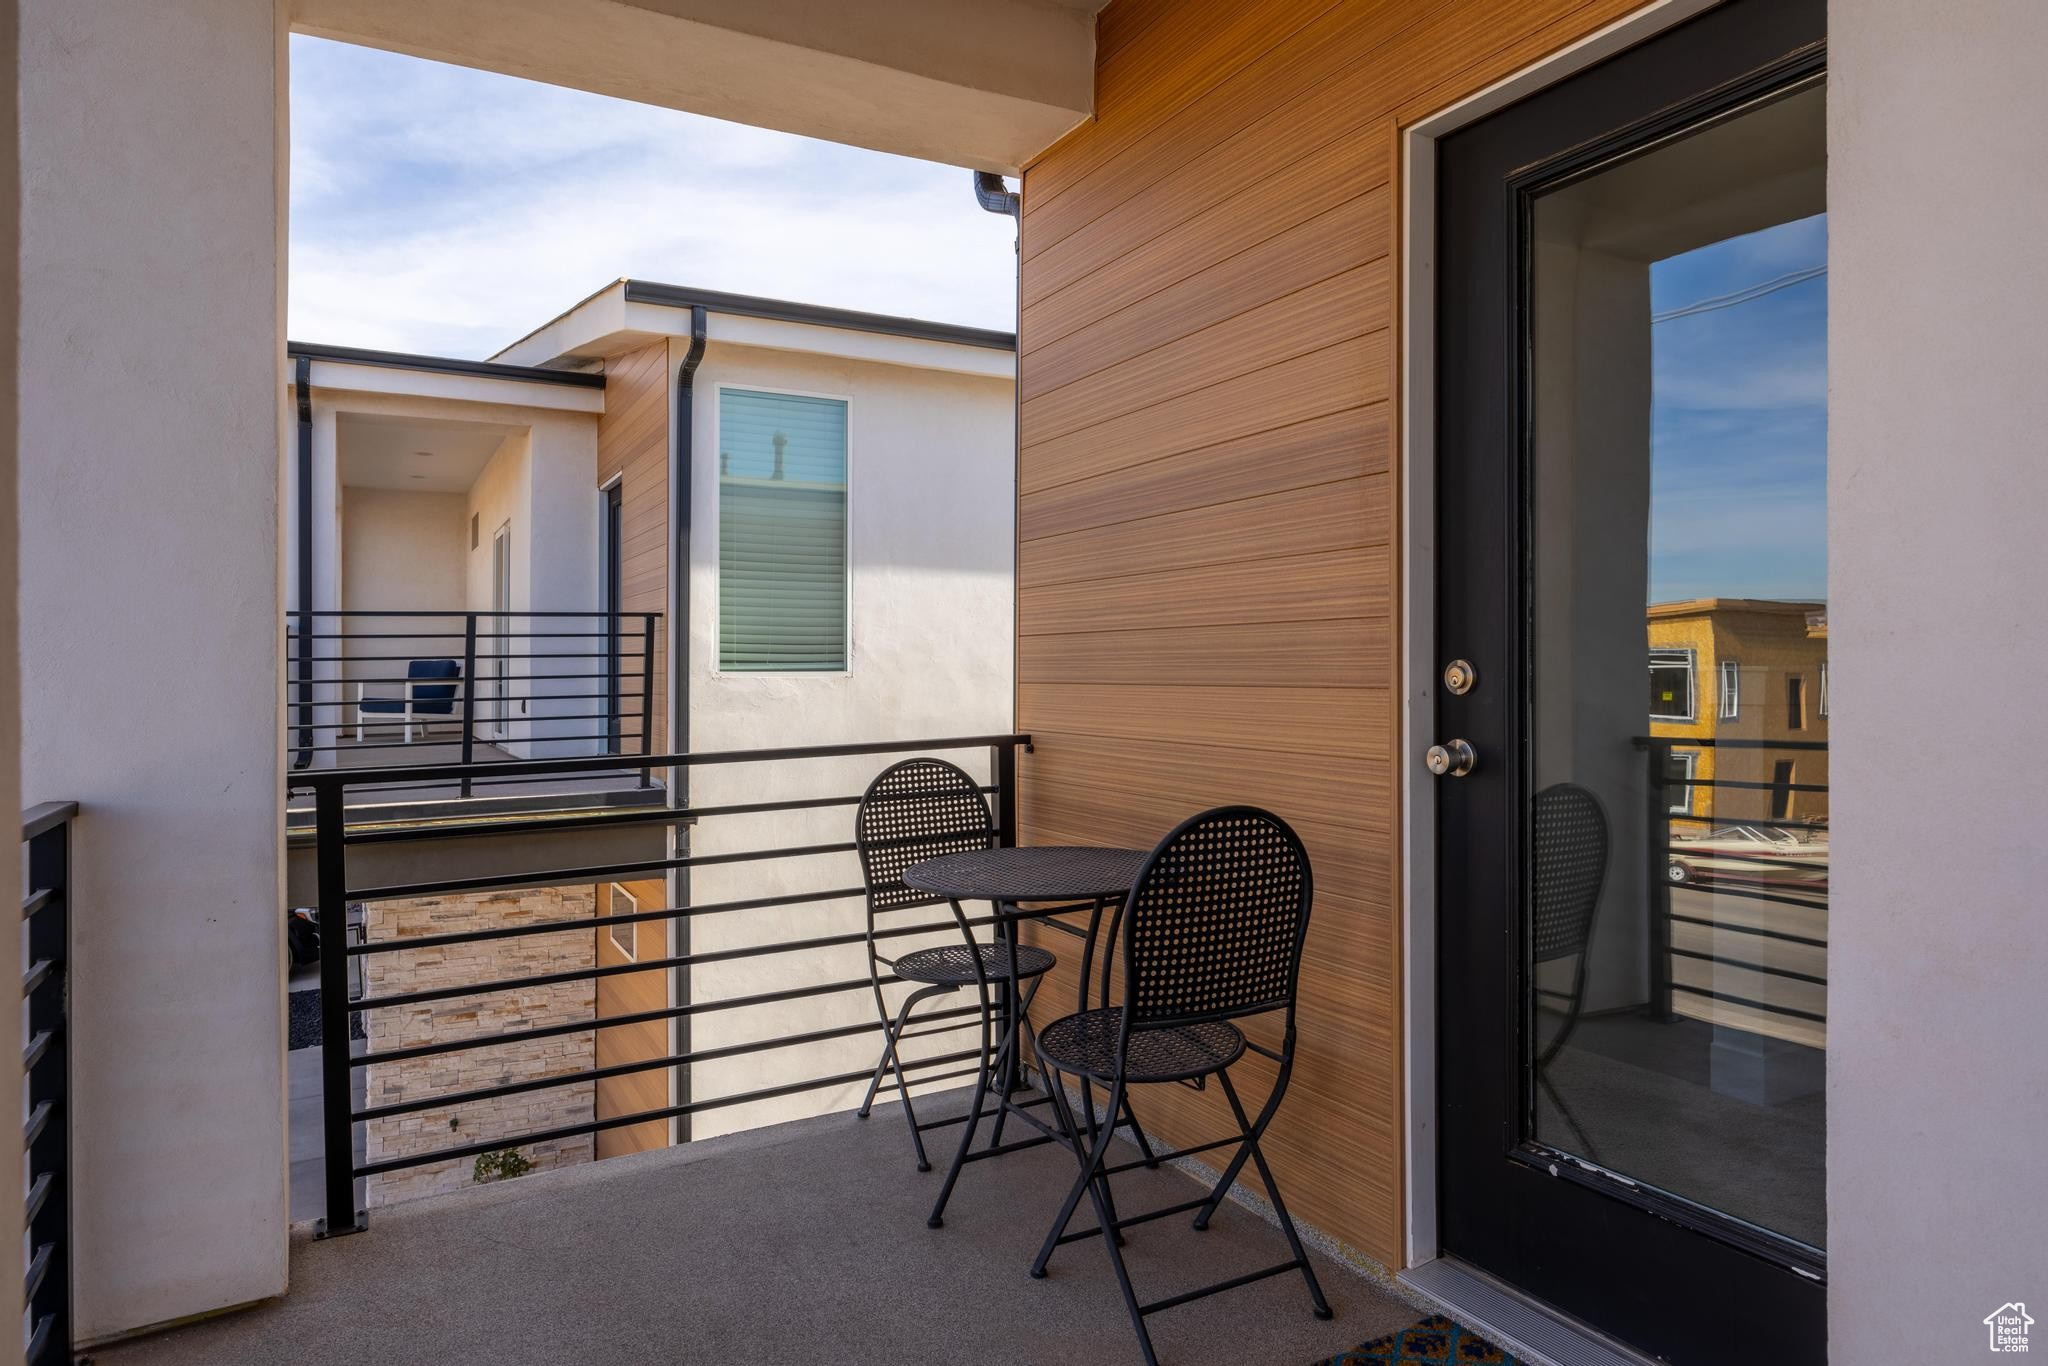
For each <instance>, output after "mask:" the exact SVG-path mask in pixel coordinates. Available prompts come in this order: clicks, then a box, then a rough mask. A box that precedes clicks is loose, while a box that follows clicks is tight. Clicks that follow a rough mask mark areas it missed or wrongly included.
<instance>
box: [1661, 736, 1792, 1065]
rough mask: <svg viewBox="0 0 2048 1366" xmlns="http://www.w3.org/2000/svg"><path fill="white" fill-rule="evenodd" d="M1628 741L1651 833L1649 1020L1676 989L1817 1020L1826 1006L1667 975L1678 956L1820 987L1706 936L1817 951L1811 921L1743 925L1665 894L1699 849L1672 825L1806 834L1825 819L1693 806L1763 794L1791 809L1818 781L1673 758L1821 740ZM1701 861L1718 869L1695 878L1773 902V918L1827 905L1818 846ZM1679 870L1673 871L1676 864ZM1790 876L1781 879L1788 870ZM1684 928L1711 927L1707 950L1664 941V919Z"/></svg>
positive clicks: (1721, 851)
mask: <svg viewBox="0 0 2048 1366" xmlns="http://www.w3.org/2000/svg"><path fill="white" fill-rule="evenodd" d="M1635 744H1636V747H1637V748H1638V749H1639V750H1641V751H1642V752H1643V754H1644V756H1645V760H1646V765H1647V772H1646V778H1647V781H1646V783H1645V790H1646V791H1647V793H1648V804H1647V817H1648V829H1649V838H1648V839H1647V840H1646V841H1645V844H1644V850H1645V854H1646V857H1647V865H1646V874H1647V877H1648V881H1649V893H1650V920H1649V930H1650V934H1649V971H1650V1011H1651V1014H1652V1015H1653V1017H1655V1018H1657V1019H1665V1018H1668V1017H1669V1016H1670V1014H1671V1012H1672V997H1673V995H1674V994H1682V995H1686V996H1693V997H1697V998H1700V999H1701V1000H1708V1001H1717V1002H1721V1003H1723V1004H1726V1005H1733V1006H1740V1007H1744V1008H1747V1009H1750V1010H1755V1011H1760V1012H1762V1013H1764V1014H1766V1015H1775V1016H1779V1017H1781V1018H1783V1019H1786V1020H1798V1021H1804V1022H1806V1023H1809V1024H1815V1025H1823V1026H1824V1025H1825V1024H1826V1023H1827V1013H1826V1011H1824V1010H1819V1011H1815V1010H1807V1009H1804V1008H1803V1007H1799V1006H1794V1005H1791V1004H1788V1003H1786V1002H1785V1001H1782V1000H1770V999H1766V997H1765V996H1764V995H1761V994H1755V993H1747V992H1730V991H1725V990H1722V989H1721V988H1720V987H1719V986H1699V985H1696V984H1690V983H1685V982H1678V981H1674V980H1673V967H1674V960H1678V959H1685V960H1689V961H1695V962H1703V963H1707V964H1710V965H1712V966H1715V967H1726V968H1737V969H1741V970H1743V971H1745V972H1751V973H1756V974H1758V975H1759V976H1761V977H1763V978H1767V979H1771V980H1774V981H1783V982H1798V983H1803V984H1806V985H1809V986H1819V987H1822V988H1825V987H1826V986H1827V976H1826V974H1825V973H1816V972H1807V971H1804V970H1802V969H1800V968H1795V967H1788V966H1786V965H1784V964H1783V963H1766V962H1762V961H1760V960H1759V956H1758V955H1757V954H1753V953H1745V954H1736V953H1723V952H1720V951H1719V950H1718V948H1717V947H1715V945H1714V939H1713V936H1716V935H1720V934H1730V935H1738V936H1742V937H1743V938H1744V939H1746V940H1754V941H1755V942H1756V943H1757V944H1758V946H1759V950H1760V952H1767V951H1769V950H1768V948H1767V947H1766V946H1776V945H1791V946H1794V947H1795V948H1796V949H1818V950H1820V951H1822V952H1823V953H1825V951H1826V949H1827V942H1828V941H1827V940H1826V939H1825V938H1824V937H1820V936H1817V935H1814V934H1812V933H1809V932H1803V931H1806V930H1808V929H1810V926H1805V925H1798V924H1791V923H1781V924H1775V925H1773V924H1759V925H1753V924H1745V923H1742V922H1740V921H1736V920H1731V919H1728V918H1726V917H1721V916H1710V915H1700V914H1694V913H1692V912H1691V911H1679V910H1674V909H1673V907H1672V894H1673V892H1674V891H1675V890H1677V889H1679V888H1681V887H1685V886H1688V885H1691V884H1692V883H1693V881H1694V879H1695V877H1696V874H1695V872H1694V871H1693V869H1692V864H1691V861H1690V860H1691V859H1693V858H1694V857H1698V856H1699V854H1698V851H1696V850H1694V849H1689V848H1688V847H1687V845H1686V842H1685V838H1686V837H1685V836H1684V835H1681V834H1680V833H1679V832H1678V831H1677V830H1676V828H1675V827H1677V826H1678V825H1680V824H1681V823H1683V824H1684V825H1686V826H1688V827H1694V829H1692V830H1690V832H1689V833H1691V834H1695V835H1699V836H1703V837H1704V836H1710V835H1711V834H1712V832H1713V830H1715V829H1726V828H1730V827H1745V826H1746V827H1750V828H1753V829H1757V830H1783V831H1791V832H1798V833H1799V834H1800V835H1804V836H1807V837H1809V838H1811V837H1812V836H1813V835H1815V834H1817V833H1820V832H1824V831H1825V830H1826V818H1825V817H1824V816H1822V817H1817V818H1804V819H1793V818H1790V817H1789V816H1788V815H1777V814H1773V815H1761V816H1758V815H1749V814H1744V813H1739V812H1731V811H1726V810H1724V809H1723V806H1722V803H1721V802H1719V801H1718V800H1716V801H1714V802H1713V810H1712V811H1710V812H1695V811H1694V809H1693V808H1694V805H1695V795H1694V794H1695V793H1696V792H1708V793H1715V794H1718V793H1722V792H1728V793H1737V794H1740V793H1768V794H1770V797H1771V800H1772V802H1773V803H1774V804H1777V803H1781V802H1782V803H1784V804H1785V805H1786V806H1788V807H1789V804H1790V799H1791V798H1793V797H1794V796H1795V795H1797V794H1808V795H1819V796H1825V795H1826V794H1827V791H1828V785H1827V784H1826V783H1800V782H1792V781H1789V780H1786V781H1780V780H1777V779H1775V778H1774V779H1769V780H1764V779H1747V778H1731V777H1726V776H1723V775H1722V774H1721V773H1720V772H1718V771H1717V772H1716V773H1715V775H1714V776H1712V777H1699V776H1696V773H1695V771H1694V769H1693V768H1692V767H1688V768H1687V769H1686V770H1685V771H1679V770H1678V769H1676V768H1675V766H1674V763H1673V759H1674V756H1676V755H1680V754H1686V753H1694V754H1698V753H1705V752H1706V751H1709V750H1713V751H1718V752H1722V753H1753V752H1764V751H1776V752H1783V753H1789V754H1800V753H1805V754H1822V755H1825V754H1826V753H1827V749H1828V746H1827V742H1826V741H1824V740H1746V739H1727V738H1719V737H1684V736H1663V735H1657V736H1637V737H1636V740H1635ZM1675 793H1682V794H1683V800H1682V801H1674V800H1673V795H1674V794H1675ZM1705 861H1706V862H1710V863H1712V864H1714V865H1719V866H1721V867H1722V868H1724V869H1725V871H1723V872H1719V873H1715V874H1710V875H1708V876H1707V877H1706V879H1705V881H1704V882H1703V883H1702V884H1701V886H1702V887H1703V889H1705V890H1707V891H1710V892H1711V894H1712V895H1713V896H1714V897H1715V898H1717V899H1719V898H1727V899H1730V900H1732V901H1741V902H1749V903H1753V904H1757V905H1760V906H1767V907H1773V908H1778V907H1782V908H1785V911H1784V913H1783V914H1781V915H1779V917H1778V918H1779V919H1780V920H1781V921H1782V920H1785V919H1786V917H1787V916H1789V915H1792V914H1796V912H1795V910H1794V909H1793V908H1798V909H1805V910H1820V911H1825V910H1826V909H1827V905H1828V883H1827V874H1828V856H1827V850H1826V848H1825V846H1819V847H1815V846H1812V845H1808V846H1807V847H1806V851H1805V852H1803V853H1802V852H1801V851H1800V847H1799V845H1798V844H1797V843H1794V842H1789V841H1788V844H1787V847H1786V848H1784V849H1773V850H1769V851H1764V850H1763V849H1762V847H1761V846H1759V850H1758V852H1754V853H1751V852H1745V851H1743V850H1741V849H1737V848H1729V847H1715V848H1713V849H1712V850H1711V852H1710V853H1708V854H1706V855H1705ZM1681 869H1683V870H1685V871H1684V872H1683V873H1680V872H1678V871H1676V870H1681ZM1788 875H1789V876H1788ZM1674 925H1691V926H1695V927H1698V928H1702V929H1705V930H1707V931H1708V932H1709V940H1708V944H1709V947H1708V948H1706V949H1692V948H1681V947H1678V946H1676V945H1675V944H1674V943H1673V942H1672V926H1674Z"/></svg>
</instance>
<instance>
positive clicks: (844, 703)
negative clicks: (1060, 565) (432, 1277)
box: [670, 342, 1016, 1137]
mask: <svg viewBox="0 0 2048 1366" xmlns="http://www.w3.org/2000/svg"><path fill="white" fill-rule="evenodd" d="M685 349H686V344H685V343H682V342H674V343H672V344H671V348H670V366H671V372H673V370H674V367H675V366H676V365H677V364H679V363H680V361H681V359H682V355H683V352H684V350H685ZM696 384H697V395H698V399H697V404H696V423H695V437H696V440H695V446H696V459H695V468H694V471H693V481H692V488H693V494H694V508H695V515H694V518H693V522H694V531H693V536H692V545H691V557H690V566H689V573H690V584H691V586H690V603H691V608H690V640H689V651H690V703H689V705H690V746H689V747H690V748H691V749H693V750H699V751H703V750H723V749H753V748H765V747H770V746H782V745H805V744H830V743H833V742H835V741H854V740H888V739H897V740H903V739H917V738H922V737H940V736H948V735H978V734H991V733H997V732H1005V731H1008V730H1009V729H1010V718H1011V708H1012V663H1011V661H1012V641H1011V622H1012V597H1011V582H1012V579H1011V566H1012V562H1013V553H1014V552H1013V544H1014V509H1015V497H1016V485H1015V473H1014V471H1015V464H1014V461H1013V458H1012V452H1013V449H1014V447H1013V430H1014V429H1013V425H1012V422H1013V419H1012V408H1011V396H1012V386H1011V384H1010V382H1009V381H1008V380H1006V379H1002V380H998V379H982V378H974V377H969V376H963V375H953V374H940V373H937V372H933V371H925V370H912V369H908V368H905V367H901V366H887V365H873V364H862V363H859V362H851V361H843V360H834V359H829V358H819V357H807V356H802V355H797V354H795V353H791V352H781V351H766V350H760V349H756V348H750V347H736V346H721V345H718V344H715V343H714V344H713V345H712V346H710V347H709V348H708V349H707V351H706V353H705V357H704V361H703V364H702V365H701V366H700V367H699V369H698V371H697V380H696ZM721 384H731V385H735V386H739V387H744V388H759V389H769V390H775V389H781V390H789V391H795V392H801V393H809V394H823V395H829V396H832V397H838V398H845V399H847V400H848V401H849V403H850V405H851V406H850V410H849V413H848V439H847V444H848V447H849V453H848V459H847V484H848V493H847V499H848V512H847V518H848V530H847V536H848V541H849V557H848V569H849V579H850V596H851V605H852V611H851V615H850V634H851V637H852V651H851V654H850V656H849V662H850V666H851V667H850V668H849V669H848V671H847V672H846V673H844V674H721V673H719V672H718V671H717V670H716V668H715V667H714V666H715V664H716V661H717V658H718V521H717V507H718V461H717V458H716V452H717V450H718V445H717V429H718V386H720V385H721ZM949 757H951V758H953V759H954V760H955V761H956V762H960V763H962V764H963V766H965V767H967V768H968V769H969V770H970V771H971V772H974V773H976V774H977V775H980V776H983V777H985V776H986V774H987V771H988V756H987V753H986V751H974V752H971V753H965V754H954V755H951V756H949ZM889 762H891V759H890V758H888V757H875V758H862V759H848V760H810V761H805V762H802V763H800V764H777V765H766V766H761V765H739V766H734V767H730V768H725V767H712V768H703V769H699V770H697V771H696V773H695V774H694V775H693V777H692V779H691V791H690V796H691V800H692V802H693V803H695V804H698V805H704V804H713V803H721V802H728V801H763V800H769V799H771V798H772V797H775V796H792V797H795V796H834V795H853V794H857V793H859V792H860V791H861V790H862V789H863V788H865V787H866V786H867V783H868V781H869V780H870V779H872V778H873V777H874V775H875V774H876V773H877V772H878V771H880V770H881V769H882V768H883V767H884V766H886V765H887V764H888V763H889ZM851 832H852V815H851V812H850V811H849V810H848V809H846V808H843V807H842V808H832V809H827V810H824V811H820V812H816V813H806V812H797V813H788V814H784V815H780V816H774V817H728V818H721V819H716V820H711V821H707V822H705V823H704V824H702V825H700V826H698V827H696V828H695V829H694V830H693V831H692V833H691V852H692V853H693V854H713V853H718V852H723V851H730V850H738V849H766V848H775V847H780V846H787V845H801V844H812V843H831V842H838V841H844V840H847V839H849V838H851ZM690 876H691V887H690V897H691V900H692V901H693V902H694V903H696V904H704V903H707V902H713V901H724V900H728V899H734V898H740V897H754V896H772V895H775V894H777V893H779V892H785V891H801V890H822V889H825V888H830V887H847V886H855V885H858V884H859V882H860V869H859V865H858V863H857V861H856V860H855V859H854V858H853V856H852V855H850V854H849V855H835V856H828V857H820V858H804V859H789V860H779V861H776V862H773V863H760V864H737V865H732V866H729V867H715V868H704V869H697V870H694V871H693V873H692V874H691V875H690ZM864 916H865V912H864V910H863V908H862V906H861V903H860V902H858V901H855V900H848V901H842V902H834V903H828V904H819V905H801V906H793V907H790V908H787V909H784V910H768V911H748V912H741V913H737V914H734V915H728V916H707V917H701V918H699V919H697V920H694V921H693V922H692V923H691V934H692V941H691V945H690V948H691V951H692V952H708V951H713V950H716V949H719V948H723V947H729V946H737V945H741V944H758V943H762V942H765V941H770V940H775V939H782V938H790V939H794V938H807V937H811V936H816V935H826V934H835V933H851V932H854V931H857V930H859V929H860V928H861V927H862V926H863V924H864V923H865V921H864ZM898 923H905V922H902V921H899V922H898ZM949 933H950V932H949ZM896 946H897V947H898V948H908V947H910V946H911V941H908V940H898V941H897V945H896ZM694 971H695V977H694V980H693V982H692V992H693V995H694V997H695V998H696V999H700V1000H703V999H711V998H714V997H719V996H729V995H741V994H746V993H750V992H754V991H771V990H776V989H778V988H783V987H789V986H795V985H800V984H805V983H822V982H827V981H833V980H843V979H849V978H854V977H859V976H863V975H864V974H865V973H866V971H867V957H866V949H865V948H864V947H859V946H855V947H849V948H845V949H837V950H818V951H811V952H807V953H803V954H790V955H777V956H773V957H767V958H756V959H750V960H742V961H740V962H737V963H730V964H721V965H714V966H708V967H701V968H698V969H695V970H694ZM873 1015H874V1001H873V999H872V998H871V997H869V996H867V995H864V994H855V993H846V994H841V995H835V996H824V997H818V998H815V999H812V1000H807V1001H798V1002H793V1003H786V1004H783V1005H780V1006H776V1007H773V1008H763V1009H759V1010H744V1011H733V1012H728V1013H723V1014H712V1015H704V1016H699V1017H697V1018H696V1019H695V1020H694V1021H693V1022H692V1038H691V1047H692V1048H693V1049H702V1048H710V1047H716V1046H718V1045H719V1044H722V1043H728V1042H734V1041H737V1040H741V1039H758V1038H768V1037H774V1036H776V1035H780V1034H790V1033H796V1032H798V1031H800V1030H807V1029H814V1028H825V1027H828V1026H831V1025H837V1024H853V1023H858V1022H860V1021H863V1020H868V1019H872V1018H873ZM964 1039H965V1036H964V1035H963V1036H950V1037H947V1038H939V1039H934V1040H931V1041H929V1042H926V1043H921V1044H919V1045H917V1048H919V1049H927V1050H930V1051H932V1052H940V1051H948V1050H955V1049H958V1048H961V1047H964V1046H966V1045H965V1043H964V1042H963V1040H964ZM878 1049H879V1044H878V1043H877V1041H876V1040H875V1039H873V1038H872V1037H868V1036H860V1037H857V1038H854V1039H851V1040H846V1041H841V1042H839V1043H835V1044H831V1045H821V1046H814V1047H809V1048H804V1049H789V1050H780V1051H777V1052H773V1053H768V1054H761V1055H755V1056H752V1057H744V1058H740V1059H737V1060H735V1061H733V1062H729V1063H712V1064H706V1065H701V1066H698V1067H697V1068H695V1069H694V1072H693V1087H694V1093H695V1094H694V1098H695V1099H705V1098H708V1097H711V1096H717V1095H726V1094H731V1093H734V1092H738V1091H742V1090H749V1089H754V1088H756V1087H762V1086H770V1085H774V1084H776V1083H778V1082H782V1081H795V1080H802V1079H804V1078H807V1077H815V1076H819V1075H823V1074H827V1073H832V1072H839V1071H850V1070H853V1069H856V1068H860V1067H865V1066H871V1065H873V1063H874V1060H875V1055H876V1052H877V1051H878ZM861 1090H862V1088H860V1087H852V1088H847V1089H845V1090H842V1091H837V1092H827V1091H813V1092H808V1093H804V1094H801V1095H797V1096H793V1097H790V1098H787V1099H785V1100H781V1101H775V1102H769V1103H764V1104H757V1105H749V1106H744V1107H735V1108H733V1109H729V1110H715V1111H711V1112H708V1113H706V1114H703V1115H699V1116H698V1117H697V1118H696V1120H695V1121H694V1123H695V1128H694V1132H695V1133H696V1134H697V1135H698V1136H700V1137H701V1136H704V1135H707V1134H713V1133H720V1132H725V1131H727V1130H730V1129H738V1128H749V1127H752V1126H755V1125H759V1124H765V1123H770V1122H773V1121H776V1120H781V1119H787V1118H792V1117H795V1116H797V1115H804V1114H818V1113H822V1112H825V1111H828V1110H834V1109H844V1108H847V1107H850V1106H852V1105H855V1104H858V1103H859V1100H860V1092H861Z"/></svg>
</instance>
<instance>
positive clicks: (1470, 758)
mask: <svg viewBox="0 0 2048 1366" xmlns="http://www.w3.org/2000/svg"><path fill="white" fill-rule="evenodd" d="M1422 762H1423V764H1424V765H1426V766H1427V767H1428V769H1429V771H1430V772H1431V773H1434V774H1435V775H1436V776H1437V777H1439V778H1462V777H1464V776H1465V775H1466V774H1468V773H1470V772H1471V771H1472V770H1473V769H1474V768H1475V767H1477V766H1478V764H1479V756H1478V755H1477V754H1475V753H1474V752H1473V750H1472V743H1471V741H1469V740H1446V741H1444V743H1442V744H1440V745H1431V746H1430V747H1429V752H1428V753H1427V754H1424V755H1423V756H1422Z"/></svg>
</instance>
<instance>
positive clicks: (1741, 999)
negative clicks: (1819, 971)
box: [1671, 982, 1828, 1024]
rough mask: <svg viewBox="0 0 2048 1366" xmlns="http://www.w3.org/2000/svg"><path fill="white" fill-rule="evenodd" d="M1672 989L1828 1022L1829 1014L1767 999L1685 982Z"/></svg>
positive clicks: (1804, 1018)
mask: <svg viewBox="0 0 2048 1366" xmlns="http://www.w3.org/2000/svg"><path fill="white" fill-rule="evenodd" d="M1671 989H1672V990H1673V991H1684V992H1689V993H1691V994H1692V995H1694V996H1705V997H1707V998H1708V999H1710V1000H1715V1001H1726V1002H1728V1004H1730V1005H1738V1006H1748V1007H1749V1008H1750V1009H1752V1010H1761V1011H1763V1012H1765V1013H1766V1014H1770V1015H1790V1016H1792V1017H1793V1018H1794V1019H1800V1020H1812V1021H1813V1022H1814V1023H1816V1024H1826V1023H1827V1022H1828V1017H1827V1016H1825V1015H1816V1014H1814V1013H1813V1012H1812V1011H1810V1010H1794V1009H1793V1008H1792V1007H1790V1006H1774V1005H1771V1004H1770V1003H1769V1002H1767V1001H1754V1000H1751V999H1750V998H1749V997H1747V996H1736V995H1733V994H1731V993H1729V992H1725V991H1710V990H1708V989H1707V988H1706V987H1689V986H1687V985H1685V984H1684V983H1683V982H1673V983H1672V984H1671Z"/></svg>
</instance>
